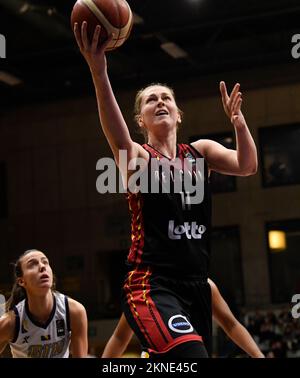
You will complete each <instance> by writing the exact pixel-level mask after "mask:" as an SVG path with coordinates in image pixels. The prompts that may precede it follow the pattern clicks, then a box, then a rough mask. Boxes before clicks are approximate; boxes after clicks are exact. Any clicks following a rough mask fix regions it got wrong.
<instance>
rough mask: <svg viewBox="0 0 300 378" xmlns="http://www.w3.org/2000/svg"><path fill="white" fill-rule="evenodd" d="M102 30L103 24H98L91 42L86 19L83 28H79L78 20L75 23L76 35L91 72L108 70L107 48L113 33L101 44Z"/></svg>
mask: <svg viewBox="0 0 300 378" xmlns="http://www.w3.org/2000/svg"><path fill="white" fill-rule="evenodd" d="M100 32H101V26H100V25H97V26H96V28H95V31H94V35H93V39H92V41H91V42H90V41H89V39H88V35H87V22H86V21H84V22H83V23H82V25H81V28H79V25H78V23H77V22H75V24H74V35H75V39H76V42H77V44H78V47H79V49H80V52H81V54H82V55H83V56H84V59H85V60H86V61H87V64H88V65H89V67H90V70H91V72H92V73H94V74H98V75H99V74H100V75H101V74H102V73H105V72H106V68H107V63H106V57H105V49H106V46H107V45H108V44H109V42H110V41H111V40H112V38H113V35H110V36H109V37H108V38H107V40H106V41H105V42H104V43H103V44H101V45H100V46H99V36H100Z"/></svg>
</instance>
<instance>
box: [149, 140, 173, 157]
mask: <svg viewBox="0 0 300 378" xmlns="http://www.w3.org/2000/svg"><path fill="white" fill-rule="evenodd" d="M176 143H177V136H176V134H173V135H171V134H169V135H168V136H167V137H164V138H163V139H162V138H159V137H156V136H154V135H149V138H148V144H149V145H150V146H152V147H154V148H155V149H156V150H157V151H159V152H160V153H161V154H163V155H165V156H167V157H169V158H170V159H174V158H175V157H176Z"/></svg>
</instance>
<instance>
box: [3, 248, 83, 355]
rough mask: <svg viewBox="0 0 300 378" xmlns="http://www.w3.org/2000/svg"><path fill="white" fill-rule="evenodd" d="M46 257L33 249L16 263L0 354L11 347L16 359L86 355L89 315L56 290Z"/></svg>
mask: <svg viewBox="0 0 300 378" xmlns="http://www.w3.org/2000/svg"><path fill="white" fill-rule="evenodd" d="M54 286H55V285H54V282H53V273H52V269H51V266H50V264H49V260H48V258H47V257H46V255H45V254H44V253H43V252H41V251H38V250H35V249H32V250H28V251H26V252H24V253H23V254H22V255H21V256H20V257H19V259H18V260H17V262H16V264H15V284H14V286H13V289H12V293H11V297H10V298H9V300H8V302H7V312H6V313H5V314H4V315H3V316H2V317H1V318H0V353H1V352H2V351H3V350H4V348H5V346H6V345H7V344H9V346H10V350H11V353H12V356H13V357H16V358H18V357H20V358H22V357H28V358H31V357H32V358H33V357H38V358H59V357H64V358H65V357H69V345H70V342H71V350H72V357H86V356H87V344H88V342H87V316H86V311H85V308H84V307H83V306H82V305H81V304H80V303H79V302H77V301H75V300H74V299H71V298H67V297H66V296H65V295H63V294H61V293H59V292H57V291H55V290H54Z"/></svg>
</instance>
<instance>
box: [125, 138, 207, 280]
mask: <svg viewBox="0 0 300 378" xmlns="http://www.w3.org/2000/svg"><path fill="white" fill-rule="evenodd" d="M143 148H145V149H146V150H147V151H148V153H149V158H150V159H149V163H148V168H149V167H150V164H151V161H152V162H153V161H154V160H155V159H156V160H158V161H160V160H163V161H164V164H168V163H169V164H170V165H171V169H170V172H172V173H173V174H172V175H171V185H170V187H171V190H170V191H169V192H168V193H166V192H163V190H160V191H159V192H158V193H153V192H152V193H151V188H150V184H149V191H148V192H147V193H143V192H141V191H139V192H138V193H130V192H129V193H128V194H127V199H128V203H129V210H130V212H131V217H132V219H131V240H132V244H131V248H130V252H129V255H128V263H129V265H130V266H131V267H132V268H134V267H135V266H137V265H145V266H150V267H151V268H152V270H153V272H155V271H159V272H162V273H165V274H169V275H173V276H174V275H175V276H176V275H179V276H180V277H185V278H192V277H200V276H201V277H203V276H207V271H208V265H209V255H210V229H211V195H210V190H209V182H208V167H207V164H206V162H205V160H204V159H203V157H202V156H201V154H200V153H199V152H198V151H197V150H196V149H194V148H193V147H192V146H191V145H188V144H178V145H177V154H176V158H177V159H175V160H176V161H177V163H178V162H179V165H180V167H178V164H177V166H175V168H174V166H173V165H172V164H171V163H172V160H170V159H168V158H167V157H165V156H164V155H163V154H161V153H160V152H159V151H157V150H156V149H155V148H153V147H152V146H150V145H149V144H145V145H143ZM201 158H202V162H203V163H204V164H203V170H202V172H200V173H199V175H200V176H201V177H200V176H199V177H198V176H197V171H196V170H197V166H196V159H201ZM186 161H188V162H189V163H190V165H189V167H192V168H191V172H188V173H189V174H190V176H191V178H192V179H193V180H194V182H197V181H195V180H197V179H199V178H200V179H201V180H202V182H201V185H202V188H203V200H202V201H201V202H200V203H191V201H190V198H189V196H190V194H189V192H188V191H187V190H186V188H185V185H183V186H182V191H181V192H178V190H177V191H175V190H174V185H172V184H174V182H173V180H172V178H174V177H177V178H178V177H180V174H181V177H183V173H187V172H186V169H187V168H186V165H185V162H186ZM176 170H177V172H176ZM179 171H180V172H179ZM178 172H179V173H178ZM188 173H187V175H188ZM147 174H148V176H149V179H151V177H152V179H153V178H154V179H157V180H159V182H160V189H161V188H162V187H163V185H164V178H163V175H162V174H161V172H155V171H154V170H153V169H150V168H149V169H148V173H147ZM176 174H177V176H176ZM193 175H194V176H195V177H193ZM197 185H198V184H197ZM199 185H200V181H199Z"/></svg>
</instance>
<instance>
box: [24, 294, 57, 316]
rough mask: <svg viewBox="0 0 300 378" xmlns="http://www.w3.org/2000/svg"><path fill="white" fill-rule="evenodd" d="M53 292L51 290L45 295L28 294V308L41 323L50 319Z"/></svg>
mask: <svg viewBox="0 0 300 378" xmlns="http://www.w3.org/2000/svg"><path fill="white" fill-rule="evenodd" d="M53 304H54V301H53V294H52V291H51V290H49V291H48V293H47V294H46V295H43V296H28V308H29V311H30V314H31V316H32V317H33V318H34V319H35V320H36V321H38V322H40V323H45V322H47V320H48V319H49V316H50V314H51V311H52V309H53Z"/></svg>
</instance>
